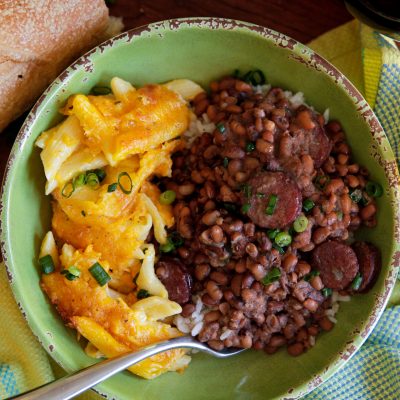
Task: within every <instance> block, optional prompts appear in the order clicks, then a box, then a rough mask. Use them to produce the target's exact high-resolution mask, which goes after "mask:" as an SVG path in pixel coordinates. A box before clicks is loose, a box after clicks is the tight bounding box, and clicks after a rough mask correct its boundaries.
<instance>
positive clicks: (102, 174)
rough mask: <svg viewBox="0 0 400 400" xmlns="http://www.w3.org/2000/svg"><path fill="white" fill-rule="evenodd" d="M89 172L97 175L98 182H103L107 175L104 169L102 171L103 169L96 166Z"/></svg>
mask: <svg viewBox="0 0 400 400" xmlns="http://www.w3.org/2000/svg"><path fill="white" fill-rule="evenodd" d="M91 172H93V173H94V174H96V175H97V177H98V178H99V182H103V181H104V179H105V178H106V176H107V174H106V171H104V169H100V168H97V169H94V170H93V171H91Z"/></svg>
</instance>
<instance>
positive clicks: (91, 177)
mask: <svg viewBox="0 0 400 400" xmlns="http://www.w3.org/2000/svg"><path fill="white" fill-rule="evenodd" d="M86 185H88V186H89V187H91V188H92V189H97V188H98V187H99V185H100V181H99V178H98V176H97V175H96V174H95V173H94V172H89V173H88V174H87V175H86Z"/></svg>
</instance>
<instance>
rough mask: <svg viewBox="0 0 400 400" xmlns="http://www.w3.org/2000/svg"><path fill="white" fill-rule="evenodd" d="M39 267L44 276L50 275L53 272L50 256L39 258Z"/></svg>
mask: <svg viewBox="0 0 400 400" xmlns="http://www.w3.org/2000/svg"><path fill="white" fill-rule="evenodd" d="M39 265H40V268H42V272H43V273H44V274H46V275H48V274H51V273H52V272H53V271H54V269H55V268H54V262H53V258H52V257H51V255H50V254H47V255H46V256H43V257H40V258H39Z"/></svg>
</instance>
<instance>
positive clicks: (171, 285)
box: [156, 257, 192, 304]
mask: <svg viewBox="0 0 400 400" xmlns="http://www.w3.org/2000/svg"><path fill="white" fill-rule="evenodd" d="M156 274H157V276H158V278H159V279H160V281H161V282H162V283H163V285H164V286H165V288H166V289H167V291H168V297H169V299H170V300H172V301H176V302H177V303H179V304H185V303H187V302H188V301H189V300H190V294H191V288H192V277H191V276H190V274H189V272H188V270H187V269H186V267H185V265H184V264H183V263H182V262H181V261H179V260H178V259H176V258H170V257H165V258H162V259H161V260H160V261H158V263H157V264H156Z"/></svg>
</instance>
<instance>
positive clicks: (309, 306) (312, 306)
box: [303, 299, 319, 312]
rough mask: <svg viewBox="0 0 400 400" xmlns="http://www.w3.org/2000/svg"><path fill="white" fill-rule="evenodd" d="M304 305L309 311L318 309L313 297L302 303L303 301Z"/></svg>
mask: <svg viewBox="0 0 400 400" xmlns="http://www.w3.org/2000/svg"><path fill="white" fill-rule="evenodd" d="M303 305H304V307H305V308H307V310H309V311H311V312H315V311H317V310H318V307H319V304H318V302H316V301H315V300H313V299H307V300H306V301H305V302H304V303H303Z"/></svg>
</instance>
